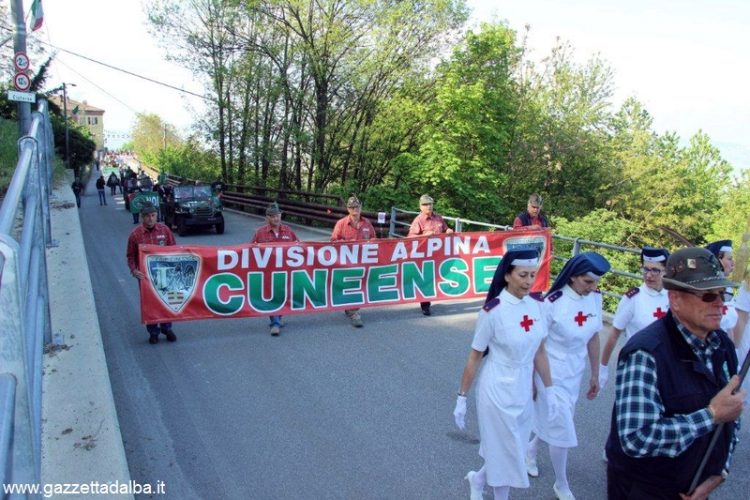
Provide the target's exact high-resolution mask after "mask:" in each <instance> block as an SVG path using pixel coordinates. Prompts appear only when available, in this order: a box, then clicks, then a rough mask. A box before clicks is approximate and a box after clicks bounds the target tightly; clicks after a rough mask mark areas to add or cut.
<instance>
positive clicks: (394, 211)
mask: <svg viewBox="0 0 750 500" xmlns="http://www.w3.org/2000/svg"><path fill="white" fill-rule="evenodd" d="M167 180H168V182H169V183H170V184H172V185H177V184H180V183H182V182H192V183H195V182H200V181H195V180H192V179H183V178H180V177H176V176H171V175H168V176H167ZM228 187H232V188H234V189H237V191H235V190H232V191H225V192H224V193H223V195H222V200H223V202H224V204H225V205H226V206H232V207H235V208H239V209H240V210H242V211H245V212H254V213H257V214H261V213H263V210H265V208H266V207H267V206H268V204H269V203H271V202H274V201H275V202H277V203H278V205H279V208H281V210H282V211H283V212H284V213H285V215H291V216H295V217H299V218H301V219H303V221H304V222H305V223H307V224H310V223H311V222H312V221H317V222H320V223H323V224H326V225H331V226H332V225H334V224H335V223H336V221H337V220H338V219H340V218H341V217H343V216H345V215H346V214H347V210H346V208H343V200H341V198H340V197H338V196H333V195H325V194H316V193H308V192H301V191H284V190H279V189H272V188H264V187H257V186H236V185H228ZM286 194H294V195H295V196H297V197H302V198H303V199H304V201H300V200H295V199H292V198H290V197H287V196H286ZM311 198H315V199H321V200H328V199H333V200H335V201H337V203H338V204H339V206H331V205H326V204H321V203H310V202H309V200H310V199H311ZM362 215H363V216H364V217H366V218H368V219H370V221H371V222H373V225H375V227H376V230H377V231H378V233H379V236H380V237H386V236H387V237H392V238H403V237H405V236H406V234H407V233H408V232H409V227H410V226H411V223H412V221H413V220H414V217H415V216H416V215H419V212H416V211H412V210H404V209H401V208H398V207H391V211H390V213H388V214H386V218H385V224H386V225H387V227H388V230H387V234H386V231H385V228H383V227H382V226H380V225H376V222H377V220H378V213H377V212H362ZM442 217H443V219H445V220H446V221H447V222H449V223H450V224H452V225H453V229H454V230H455V231H456V232H465V231H510V230H512V229H513V227H512V226H506V225H501V224H490V223H488V222H482V221H476V220H472V219H464V218H461V217H448V216H445V215H444V216H442ZM552 241H553V253H552V258H553V259H554V260H556V261H559V262H563V263H564V262H566V261H567V260H568V259H570V258H571V257H574V256H575V255H578V254H579V253H581V251H582V248H583V247H588V248H593V249H604V250H609V251H615V252H624V253H632V254H635V255H639V254H640V252H641V249H640V248H630V247H625V246H620V245H612V244H609V243H602V242H598V241H591V240H584V239H581V238H572V237H569V236H562V235H557V234H553V235H552ZM554 242H559V243H560V244H566V243H567V244H570V245H571V247H572V248H571V252H570V255H569V256H564V255H560V254H556V253H555V252H554V248H555V247H558V248H559V247H560V246H564V245H554ZM610 273H612V274H615V275H618V276H622V277H625V278H627V279H632V280H634V281H635V282H640V281H641V280H642V279H643V277H642V276H641V275H638V274H634V273H631V272H629V271H626V270H620V269H612V270H611V271H610ZM553 278H554V276H553ZM602 294H604V295H605V296H609V297H615V298H617V299H619V298H620V296H621V292H613V291H609V290H606V289H604V290H602Z"/></svg>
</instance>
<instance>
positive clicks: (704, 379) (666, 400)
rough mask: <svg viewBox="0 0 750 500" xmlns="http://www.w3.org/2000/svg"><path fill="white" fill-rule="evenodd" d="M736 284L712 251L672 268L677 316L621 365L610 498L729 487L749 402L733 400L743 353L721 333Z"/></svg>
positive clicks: (635, 340)
mask: <svg viewBox="0 0 750 500" xmlns="http://www.w3.org/2000/svg"><path fill="white" fill-rule="evenodd" d="M731 284H732V283H731V282H730V281H729V280H727V279H726V278H725V277H724V273H723V272H722V271H721V267H720V265H719V262H718V261H717V260H716V257H714V255H713V254H711V252H709V251H708V250H706V249H703V248H683V249H681V250H678V251H676V252H674V253H673V254H672V255H670V257H669V259H668V260H667V269H666V274H665V276H664V278H663V285H664V288H666V289H667V290H668V296H669V312H668V313H667V315H666V316H664V317H663V318H661V319H658V320H656V321H654V322H653V323H651V324H650V325H649V326H647V327H646V328H644V329H643V330H641V331H640V332H638V333H636V334H635V335H634V336H633V337H632V338H631V339H630V340H628V342H627V343H626V344H625V346H624V347H623V349H622V351H621V352H620V356H619V359H618V362H617V390H616V393H615V404H614V408H613V410H612V420H611V427H610V434H609V439H608V440H607V446H606V452H607V459H608V462H607V494H608V497H609V499H610V500H625V499H635V498H637V499H639V500H641V499H665V500H666V499H680V498H685V499H691V500H697V499H705V498H707V497H708V495H709V494H710V493H711V492H712V491H713V490H714V489H716V488H717V487H718V486H719V485H720V484H721V483H722V482H723V481H724V480H725V479H726V477H727V475H728V473H729V465H730V464H731V458H732V453H733V452H734V448H735V445H736V443H737V430H738V421H737V419H738V418H739V416H740V414H741V413H742V403H743V401H744V399H745V392H744V391H742V390H740V391H739V392H738V393H737V394H732V391H733V390H734V389H736V388H737V387H738V382H739V378H738V377H737V376H736V373H737V355H736V354H735V350H734V345H733V344H732V341H731V340H729V337H728V336H727V334H726V333H725V332H724V331H722V330H721V329H720V328H719V324H720V322H721V317H722V307H723V306H724V302H725V301H726V300H729V297H728V296H727V295H728V294H727V293H726V291H725V290H726V287H727V286H729V285H731ZM722 423H723V424H725V425H723V426H722V427H719V424H722ZM717 429H720V434H719V437H718V441H717V442H716V446H715V447H714V448H713V449H712V451H711V452H710V455H709V456H708V460H707V463H706V466H705V468H704V469H703V472H702V474H701V476H700V478H699V482H698V487H697V489H696V490H695V492H694V493H693V494H692V495H691V496H687V494H688V493H689V492H688V490H689V489H690V485H691V483H692V481H693V476H694V475H695V474H696V471H697V470H698V467H699V464H700V463H701V460H702V459H703V457H704V455H705V454H706V453H707V448H708V443H709V442H710V441H711V437H712V435H713V433H714V432H717Z"/></svg>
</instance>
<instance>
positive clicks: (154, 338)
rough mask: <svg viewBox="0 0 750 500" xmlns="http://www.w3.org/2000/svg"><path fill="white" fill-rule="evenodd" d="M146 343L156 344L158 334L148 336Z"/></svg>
mask: <svg viewBox="0 0 750 500" xmlns="http://www.w3.org/2000/svg"><path fill="white" fill-rule="evenodd" d="M148 343H149V344H158V343H159V336H158V335H150V336H149V337H148Z"/></svg>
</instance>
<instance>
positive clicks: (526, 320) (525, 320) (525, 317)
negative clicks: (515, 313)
mask: <svg viewBox="0 0 750 500" xmlns="http://www.w3.org/2000/svg"><path fill="white" fill-rule="evenodd" d="M519 324H520V325H521V327H522V328H523V329H524V330H526V331H527V332H528V331H529V330H531V325H533V324H534V320H533V319H531V318H529V315H528V314H524V315H523V321H521V323H519Z"/></svg>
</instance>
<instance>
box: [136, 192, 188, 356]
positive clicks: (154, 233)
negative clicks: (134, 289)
mask: <svg viewBox="0 0 750 500" xmlns="http://www.w3.org/2000/svg"><path fill="white" fill-rule="evenodd" d="M156 214H157V210H156V207H155V206H154V205H153V204H151V203H144V204H143V207H141V216H142V217H143V223H142V224H140V225H139V226H138V227H136V228H135V229H133V231H132V232H131V233H130V236H129V237H128V247H127V252H126V253H127V257H128V267H129V268H130V274H131V276H133V277H134V278H135V279H137V280H138V281H140V280H142V279H144V278H145V277H146V274H145V273H144V272H143V271H142V270H140V269H139V265H140V259H139V256H138V245H161V246H172V245H175V244H176V243H175V239H174V235H173V234H172V230H171V229H169V228H168V227H167V226H165V225H164V224H162V223H160V222H156V217H157V215H156ZM146 330H147V331H148V335H149V337H148V341H149V343H150V344H158V343H159V333H163V334H164V335H165V336H166V337H167V340H168V341H169V342H174V341H175V340H177V336H176V335H175V334H174V332H173V331H172V323H157V324H154V325H146Z"/></svg>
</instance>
